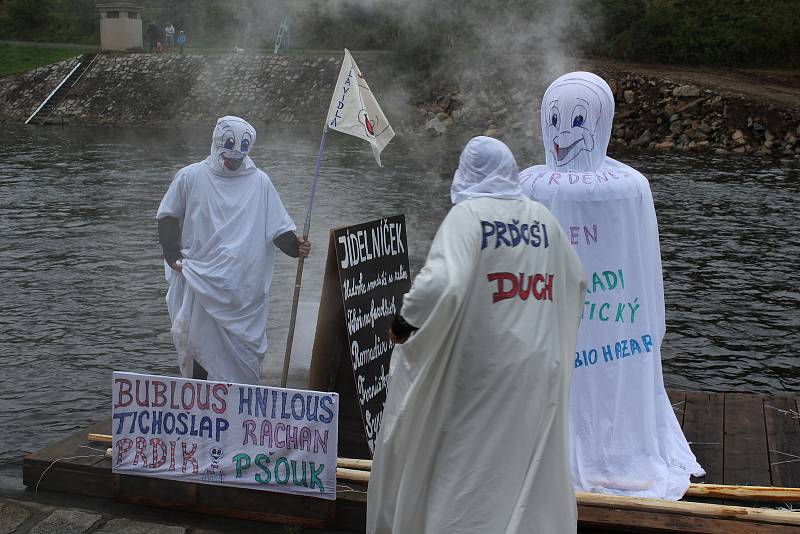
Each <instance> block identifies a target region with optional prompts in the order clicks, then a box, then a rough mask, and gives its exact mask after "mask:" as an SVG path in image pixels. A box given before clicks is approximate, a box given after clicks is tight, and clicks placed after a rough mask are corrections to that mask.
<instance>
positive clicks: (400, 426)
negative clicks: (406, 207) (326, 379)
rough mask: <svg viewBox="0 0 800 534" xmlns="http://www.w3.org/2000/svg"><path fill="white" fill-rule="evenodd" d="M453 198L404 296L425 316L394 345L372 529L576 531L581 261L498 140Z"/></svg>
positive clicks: (467, 156) (410, 317) (479, 140)
mask: <svg viewBox="0 0 800 534" xmlns="http://www.w3.org/2000/svg"><path fill="white" fill-rule="evenodd" d="M451 199H452V201H453V203H454V204H455V206H453V208H452V209H451V210H450V213H448V214H447V217H446V218H445V220H444V222H442V225H441V226H440V227H439V230H438V231H437V233H436V237H435V238H434V240H433V244H432V245H431V250H430V253H429V254H428V258H427V260H426V262H425V266H424V267H423V268H422V270H421V271H420V273H419V275H418V276H417V277H416V278H415V279H414V282H413V284H412V286H411V290H410V292H409V293H408V294H407V295H406V296H405V297H404V300H403V307H402V312H401V314H402V317H403V318H404V319H405V322H406V323H408V324H410V325H413V326H415V327H419V329H418V330H417V331H416V333H415V334H413V335H412V336H411V338H410V339H409V340H408V342H406V343H405V344H404V345H398V346H397V347H395V351H394V353H393V355H392V360H391V371H390V382H389V388H388V393H387V398H386V404H385V408H384V412H383V417H382V419H381V427H380V431H379V434H378V437H377V443H376V445H375V456H374V461H373V465H372V475H371V477H370V482H369V496H368V506H367V532H368V533H369V534H389V533H395V534H398V533H406V532H408V533H415V534H425V533H429V534H456V533H464V532H470V533H487V534H488V533H492V534H495V533H506V534H513V533H521V532H537V533H543V534H568V533H570V532H575V530H576V526H577V520H576V508H575V494H574V491H573V489H572V484H571V481H570V476H569V458H568V446H567V441H568V417H567V401H568V391H569V383H570V373H571V371H572V369H571V364H572V352H573V351H574V349H575V339H576V336H577V330H578V315H579V313H580V305H581V303H582V302H583V299H582V296H583V290H584V286H583V279H584V277H585V274H584V272H583V269H582V268H581V265H580V260H579V259H578V256H577V255H576V254H575V252H574V251H573V250H572V247H571V246H570V245H569V241H568V240H567V238H566V236H565V235H564V232H563V231H561V228H560V227H559V226H558V223H557V222H556V220H555V218H554V217H553V216H552V215H551V214H550V213H549V212H548V211H547V210H546V209H544V208H543V207H542V206H541V204H539V203H538V202H532V201H531V200H529V199H527V198H525V197H524V195H522V194H521V191H520V188H519V174H518V171H517V163H516V161H515V160H514V157H513V156H512V155H511V151H510V150H509V149H508V147H506V146H505V145H504V144H503V143H502V142H500V141H498V140H496V139H491V138H488V137H476V138H475V139H473V140H472V141H470V142H469V144H467V146H466V148H465V149H464V151H463V153H462V154H461V159H460V161H459V165H458V170H457V171H456V174H455V177H454V179H453V186H452V189H451ZM523 273H524V274H523ZM520 277H522V281H521V282H520ZM547 287H550V288H551V289H550V290H548V289H547Z"/></svg>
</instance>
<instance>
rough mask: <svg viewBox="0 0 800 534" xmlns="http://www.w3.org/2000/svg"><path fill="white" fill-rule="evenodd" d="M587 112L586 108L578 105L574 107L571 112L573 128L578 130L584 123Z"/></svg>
mask: <svg viewBox="0 0 800 534" xmlns="http://www.w3.org/2000/svg"><path fill="white" fill-rule="evenodd" d="M586 118H587V112H586V108H585V107H584V106H582V105H580V104H578V105H577V106H575V109H573V110H572V127H573V128H580V127H582V126H583V124H584V123H585V122H586Z"/></svg>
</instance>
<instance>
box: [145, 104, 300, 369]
mask: <svg viewBox="0 0 800 534" xmlns="http://www.w3.org/2000/svg"><path fill="white" fill-rule="evenodd" d="M255 141H256V131H255V129H254V128H253V127H252V126H251V125H250V124H248V123H247V122H246V121H245V120H243V119H241V118H239V117H232V116H228V117H222V118H221V119H219V120H218V121H217V125H216V127H215V128H214V133H213V136H212V144H211V155H210V156H208V158H206V159H205V160H203V161H201V162H198V163H194V164H192V165H189V166H188V167H184V168H183V169H181V170H180V171H178V173H177V174H176V175H175V178H174V179H173V180H172V184H171V185H170V186H169V190H168V191H167V193H166V194H165V195H164V198H163V200H162V201H161V205H160V206H159V207H158V213H157V214H156V218H157V219H158V236H159V241H160V243H161V247H162V252H163V255H164V267H165V269H164V270H165V275H166V279H167V282H168V283H169V290H168V292H167V309H168V310H169V316H170V320H171V321H172V329H171V333H172V337H173V339H174V341H175V348H176V350H177V352H178V366H179V368H180V372H181V375H182V376H184V377H186V378H197V379H202V380H205V379H209V380H215V381H221V382H236V383H241V384H258V383H259V378H260V376H261V361H262V359H263V357H264V354H265V353H266V351H267V332H266V328H267V312H268V303H269V288H270V284H271V282H272V273H273V271H274V268H275V254H276V249H280V250H281V251H282V252H283V253H284V254H287V255H288V256H291V257H293V258H296V257H298V256H302V257H304V258H305V257H308V255H309V253H310V251H311V244H310V243H309V242H308V241H306V240H303V239H301V238H298V237H297V236H296V235H295V233H294V230H295V225H294V223H293V222H292V219H291V217H289V214H288V213H287V212H286V209H285V208H284V206H283V203H282V202H281V199H280V197H279V196H278V192H277V191H276V190H275V186H274V185H273V184H272V181H271V180H270V178H269V176H267V174H266V173H264V172H263V171H261V170H260V169H258V168H257V167H256V166H255V163H253V160H252V159H250V152H251V151H252V149H253V146H254V145H255Z"/></svg>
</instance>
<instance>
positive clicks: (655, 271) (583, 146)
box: [520, 72, 703, 499]
mask: <svg viewBox="0 0 800 534" xmlns="http://www.w3.org/2000/svg"><path fill="white" fill-rule="evenodd" d="M613 117H614V97H613V95H612V93H611V89H610V88H609V87H608V84H607V83H606V82H605V81H604V80H603V79H602V78H600V77H598V76H596V75H594V74H591V73H588V72H573V73H570V74H565V75H564V76H561V77H560V78H558V79H557V80H556V81H554V82H553V83H552V84H551V85H550V87H549V88H548V89H547V91H546V92H545V94H544V97H543V100H542V108H541V119H542V137H543V140H544V146H545V154H546V162H547V164H546V165H539V166H536V167H531V168H529V169H526V170H525V171H523V172H522V173H521V178H520V180H521V182H522V187H523V190H524V191H525V193H526V194H527V195H528V196H530V197H531V198H533V199H534V200H538V201H539V202H541V203H542V204H544V205H545V206H546V207H547V208H548V209H550V211H552V213H553V215H555V216H556V218H557V219H558V220H559V222H560V223H561V225H562V227H563V228H564V229H565V230H566V231H567V234H568V235H569V237H570V241H571V243H572V245H573V246H574V247H575V249H576V250H577V252H578V255H579V256H580V258H581V260H582V261H583V265H584V267H585V268H586V270H587V271H588V273H589V279H588V287H587V291H586V300H585V302H584V305H583V313H582V321H581V328H580V333H579V336H578V347H577V351H576V353H575V357H574V363H573V365H574V367H575V371H574V374H573V379H572V394H571V401H570V431H571V451H570V454H571V458H572V476H573V481H574V484H575V489H576V490H579V491H592V492H598V493H612V494H617V495H630V496H639V497H655V498H661V499H679V498H681V497H682V496H683V494H684V493H685V492H686V490H687V488H688V487H689V476H690V475H702V474H703V469H702V468H701V467H700V465H699V464H698V463H697V461H696V459H695V457H694V454H692V451H691V449H690V448H689V445H688V444H687V442H686V438H685V437H684V435H683V432H682V431H681V427H680V425H679V424H678V421H677V419H676V418H675V413H674V412H673V409H672V404H671V403H670V400H669V398H668V397H667V393H666V391H665V389H664V380H663V377H662V374H661V342H662V341H663V339H664V332H665V321H664V286H663V281H662V274H661V253H660V250H659V240H658V223H657V221H656V213H655V208H654V206H653V197H652V194H651V192H650V185H649V183H648V182H647V179H646V178H645V177H644V176H642V175H641V174H640V173H639V172H637V171H636V170H635V169H632V168H631V167H629V166H627V165H625V164H623V163H620V162H618V161H615V160H613V159H611V158H609V157H607V156H606V149H607V148H608V143H609V139H610V137H611V122H612V120H613Z"/></svg>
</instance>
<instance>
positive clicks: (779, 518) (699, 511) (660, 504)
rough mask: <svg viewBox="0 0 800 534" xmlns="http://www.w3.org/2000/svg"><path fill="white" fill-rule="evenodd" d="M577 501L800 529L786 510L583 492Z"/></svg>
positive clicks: (583, 504) (797, 517)
mask: <svg viewBox="0 0 800 534" xmlns="http://www.w3.org/2000/svg"><path fill="white" fill-rule="evenodd" d="M575 498H576V500H577V503H578V506H580V507H584V508H586V507H592V508H610V509H614V510H625V511H631V512H646V513H655V514H667V515H673V516H674V515H680V516H687V517H703V518H707V519H729V520H734V521H740V522H744V521H749V522H750V521H751V522H754V523H768V524H771V525H776V526H777V525H782V526H791V527H795V526H798V527H800V514H798V513H797V512H791V511H785V510H772V509H768V508H767V509H765V508H748V507H745V506H728V505H722V504H707V503H699V502H686V501H663V500H661V499H645V498H639V497H621V496H618V495H601V494H599V493H586V492H581V491H579V492H576V493H575Z"/></svg>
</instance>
